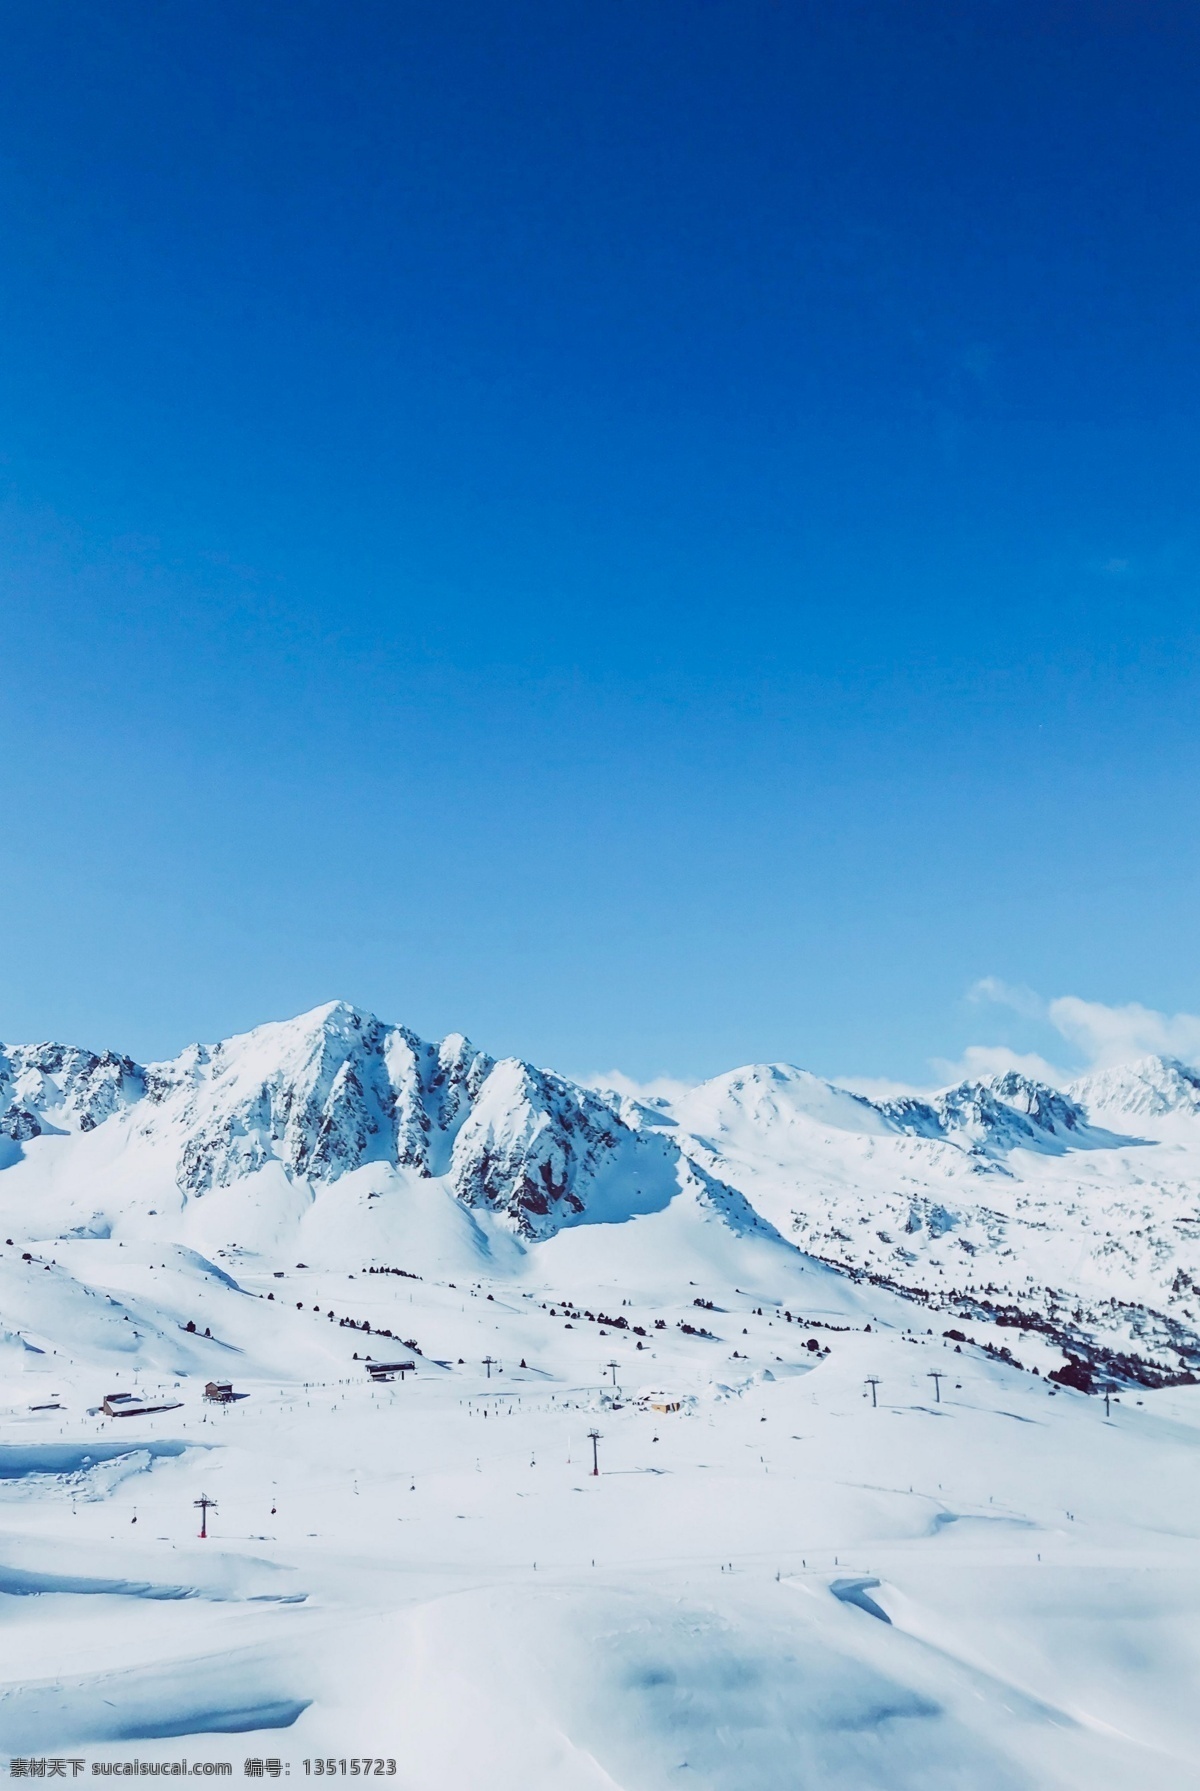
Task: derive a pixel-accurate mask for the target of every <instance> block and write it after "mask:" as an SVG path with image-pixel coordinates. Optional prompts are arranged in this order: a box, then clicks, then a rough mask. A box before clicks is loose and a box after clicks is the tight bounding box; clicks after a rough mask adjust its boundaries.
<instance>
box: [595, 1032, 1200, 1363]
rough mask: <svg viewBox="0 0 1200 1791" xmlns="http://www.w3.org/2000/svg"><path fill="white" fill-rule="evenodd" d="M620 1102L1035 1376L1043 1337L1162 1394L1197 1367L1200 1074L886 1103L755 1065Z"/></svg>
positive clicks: (1153, 1065)
mask: <svg viewBox="0 0 1200 1791" xmlns="http://www.w3.org/2000/svg"><path fill="white" fill-rule="evenodd" d="M613 1098H614V1099H616V1100H617V1101H618V1105H619V1106H620V1108H621V1111H622V1113H623V1115H624V1117H625V1118H626V1120H627V1122H628V1123H629V1124H631V1125H637V1126H641V1127H644V1128H646V1129H648V1130H654V1131H656V1132H659V1133H660V1134H665V1135H667V1136H670V1137H673V1138H674V1139H676V1140H677V1142H678V1143H679V1145H680V1148H681V1149H682V1150H683V1151H684V1152H685V1153H686V1154H687V1155H688V1156H690V1157H691V1158H692V1159H693V1160H695V1161H696V1162H699V1163H701V1164H703V1165H704V1166H705V1167H706V1168H708V1169H709V1170H710V1171H711V1172H712V1173H713V1174H715V1175H717V1176H719V1177H720V1178H721V1179H722V1180H723V1181H725V1182H727V1183H728V1184H730V1185H731V1186H733V1187H735V1188H738V1189H740V1190H741V1191H742V1192H743V1193H744V1194H745V1195H746V1196H747V1198H748V1199H749V1200H750V1201H751V1202H752V1203H753V1205H754V1206H755V1208H756V1209H757V1210H758V1211H759V1212H761V1213H762V1214H763V1215H764V1216H765V1217H767V1218H769V1219H770V1220H771V1222H772V1223H773V1224H774V1225H775V1226H776V1227H777V1228H778V1229H779V1231H780V1232H781V1233H782V1234H783V1235H784V1236H786V1237H789V1238H791V1239H792V1240H793V1241H794V1242H796V1243H797V1244H799V1245H800V1247H801V1248H802V1249H803V1250H805V1251H806V1252H808V1253H809V1254H810V1255H813V1256H816V1257H819V1258H820V1259H821V1260H822V1261H823V1262H826V1263H828V1264H830V1265H831V1266H833V1267H836V1268H838V1269H840V1270H842V1271H843V1272H845V1273H847V1274H850V1275H852V1276H857V1277H862V1278H866V1279H869V1280H872V1281H876V1282H878V1283H880V1284H882V1285H886V1286H888V1287H891V1288H893V1289H895V1290H896V1291H899V1292H902V1293H904V1294H905V1295H906V1296H908V1297H910V1298H912V1299H914V1300H916V1301H919V1302H920V1303H921V1304H922V1305H925V1306H928V1307H929V1308H931V1309H935V1310H938V1311H942V1312H955V1313H958V1314H960V1315H962V1316H964V1317H967V1318H978V1319H980V1320H986V1321H989V1322H995V1323H998V1324H999V1325H1001V1326H1002V1327H1005V1328H1006V1329H1007V1331H1008V1332H1009V1335H1008V1339H1007V1342H1006V1343H1005V1344H1004V1345H1002V1346H998V1347H1005V1348H1009V1349H1010V1350H1011V1351H1012V1352H1013V1353H1014V1355H1015V1356H1016V1358H1017V1359H1018V1360H1021V1359H1024V1360H1026V1361H1028V1360H1030V1359H1031V1358H1030V1354H1029V1351H1028V1350H1026V1351H1025V1354H1024V1356H1023V1354H1022V1341H1023V1339H1027V1338H1028V1337H1029V1336H1030V1334H1039V1335H1042V1336H1046V1337H1049V1338H1052V1339H1053V1340H1054V1341H1055V1342H1056V1343H1057V1344H1059V1345H1060V1346H1061V1347H1062V1348H1063V1349H1064V1350H1065V1351H1066V1352H1067V1353H1068V1354H1069V1355H1070V1356H1073V1357H1076V1358H1077V1359H1078V1360H1079V1361H1080V1362H1082V1363H1090V1364H1092V1366H1093V1367H1095V1368H1101V1369H1104V1370H1107V1371H1109V1372H1113V1373H1115V1374H1117V1375H1118V1376H1130V1377H1133V1378H1135V1379H1142V1380H1145V1381H1146V1382H1147V1383H1148V1384H1154V1383H1157V1382H1158V1381H1160V1380H1162V1379H1164V1378H1166V1379H1172V1378H1176V1377H1183V1376H1187V1375H1190V1374H1192V1373H1194V1372H1195V1371H1196V1370H1198V1369H1200V1075H1198V1074H1197V1072H1195V1071H1193V1070H1189V1069H1187V1068H1186V1066H1184V1065H1182V1064H1179V1063H1174V1062H1172V1061H1169V1060H1164V1059H1162V1058H1156V1057H1155V1058H1147V1059H1144V1060H1143V1061H1142V1062H1140V1063H1136V1064H1131V1065H1128V1066H1125V1067H1123V1068H1122V1069H1120V1070H1117V1071H1105V1072H1103V1073H1102V1074H1098V1075H1096V1076H1093V1077H1088V1078H1085V1079H1083V1080H1081V1081H1079V1082H1077V1083H1075V1084H1074V1085H1073V1086H1072V1087H1071V1088H1069V1089H1068V1090H1066V1091H1065V1092H1060V1091H1059V1090H1057V1089H1053V1088H1049V1087H1046V1086H1044V1085H1042V1084H1039V1083H1036V1082H1033V1081H1031V1080H1030V1079H1029V1078H1028V1077H1025V1076H1021V1075H1018V1074H1016V1073H1013V1072H1009V1073H1008V1074H1006V1075H1003V1076H999V1077H994V1078H992V1079H990V1080H987V1081H973V1082H964V1083H961V1084H959V1085H957V1086H956V1087H953V1088H949V1089H946V1090H944V1091H943V1092H941V1093H939V1094H937V1095H934V1096H931V1097H928V1098H925V1097H904V1098H901V1099H892V1100H882V1101H872V1100H869V1099H867V1098H866V1097H865V1096H863V1095H859V1094H853V1093H850V1092H848V1091H847V1090H844V1089H839V1088H837V1087H835V1086H833V1085H831V1084H830V1083H827V1082H823V1081H821V1080H820V1079H819V1078H818V1077H815V1076H812V1075H810V1074H809V1073H808V1072H806V1071H803V1070H797V1069H794V1068H792V1067H791V1066H790V1065H787V1064H755V1065H749V1066H747V1067H746V1068H744V1069H740V1070H735V1071H732V1072H731V1073H729V1074H727V1075H723V1076H718V1077H715V1078H714V1079H713V1080H712V1081H710V1082H706V1083H703V1084H702V1085H700V1086H699V1087H697V1088H694V1089H691V1090H690V1091H689V1092H688V1093H687V1094H686V1095H684V1096H682V1097H681V1098H677V1099H674V1100H669V1099H667V1098H664V1097H658V1098H655V1099H651V1100H636V1099H631V1098H629V1097H625V1098H624V1099H621V1098H619V1097H616V1096H614V1097H613ZM1083 1372H1084V1371H1083V1370H1080V1373H1081V1374H1082V1373H1083Z"/></svg>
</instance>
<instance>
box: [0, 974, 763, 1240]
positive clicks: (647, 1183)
mask: <svg viewBox="0 0 1200 1791" xmlns="http://www.w3.org/2000/svg"><path fill="white" fill-rule="evenodd" d="M0 1145H2V1146H3V1149H4V1152H5V1154H4V1156H3V1157H0V1167H4V1168H6V1170H7V1173H6V1174H5V1175H4V1176H3V1178H2V1179H0V1210H2V1211H3V1213H4V1214H5V1216H6V1223H7V1224H8V1225H9V1226H10V1227H13V1226H15V1227H17V1228H19V1229H21V1230H23V1231H28V1230H29V1228H30V1226H32V1227H33V1229H34V1231H35V1232H36V1234H37V1235H42V1233H43V1232H44V1230H45V1229H46V1226H47V1221H49V1222H50V1224H51V1225H55V1224H57V1225H58V1227H59V1229H60V1230H61V1231H62V1233H63V1234H64V1235H90V1236H108V1235H118V1234H124V1235H139V1236H140V1235H147V1233H148V1234H149V1235H172V1236H174V1235H175V1232H176V1230H178V1231H179V1232H180V1235H181V1236H187V1237H189V1238H192V1237H195V1239H196V1241H201V1242H203V1243H204V1244H206V1245H207V1244H214V1243H216V1242H217V1241H221V1242H225V1243H230V1242H238V1241H242V1239H243V1238H244V1235H245V1230H246V1220H247V1216H248V1209H249V1207H250V1206H251V1205H252V1204H253V1205H254V1206H256V1207H257V1208H258V1209H259V1210H260V1214H261V1209H262V1208H263V1207H264V1206H265V1207H266V1208H267V1209H271V1208H272V1206H273V1207H274V1210H275V1214H276V1217H277V1218H280V1219H282V1217H283V1216H284V1215H285V1214H286V1213H292V1214H293V1215H295V1216H296V1217H297V1218H302V1217H303V1216H304V1215H305V1214H306V1212H307V1211H308V1210H309V1209H311V1208H312V1207H313V1206H314V1205H316V1204H318V1203H320V1201H321V1199H322V1197H323V1196H326V1195H328V1193H329V1191H330V1190H331V1189H332V1188H333V1186H334V1185H335V1184H337V1183H339V1182H341V1181H343V1180H345V1179H347V1178H356V1179H354V1184H353V1185H354V1190H355V1194H356V1196H357V1204H358V1207H359V1210H360V1212H369V1210H370V1209H369V1207H367V1205H366V1204H365V1203H367V1202H370V1201H375V1200H380V1199H385V1198H386V1197H388V1196H390V1197H391V1201H390V1204H392V1205H393V1206H394V1204H395V1202H396V1200H397V1199H398V1198H399V1197H400V1196H401V1195H402V1194H403V1193H404V1191H405V1190H406V1189H408V1190H411V1187H412V1185H413V1183H414V1181H415V1182H423V1181H437V1182H438V1183H440V1184H441V1185H442V1186H443V1187H444V1189H445V1190H446V1191H447V1192H448V1193H450V1194H452V1195H453V1196H454V1198H455V1199H456V1200H457V1201H459V1202H461V1203H462V1204H463V1205H464V1206H466V1207H468V1208H472V1209H478V1210H480V1211H482V1212H486V1213H488V1214H491V1215H493V1216H495V1217H497V1218H499V1219H500V1220H501V1221H502V1222H503V1224H504V1225H505V1226H506V1227H507V1228H508V1229H509V1230H510V1231H511V1232H512V1233H513V1234H515V1235H516V1236H517V1237H518V1238H522V1239H525V1240H533V1239H537V1238H546V1237H550V1236H552V1235H553V1234H554V1233H555V1232H557V1231H559V1230H561V1229H562V1228H563V1227H564V1226H568V1225H571V1224H575V1223H580V1222H585V1221H590V1222H595V1221H597V1220H600V1219H603V1220H608V1221H612V1220H618V1219H623V1218H627V1217H630V1216H632V1215H633V1214H636V1213H638V1212H647V1211H652V1210H658V1209H661V1208H662V1207H663V1206H665V1205H666V1204H667V1203H668V1202H669V1201H670V1200H672V1199H673V1198H674V1197H675V1196H676V1195H677V1194H678V1193H679V1191H680V1187H681V1185H683V1184H690V1185H691V1186H692V1188H693V1190H696V1189H700V1188H701V1187H702V1185H703V1186H708V1184H709V1181H710V1179H711V1178H703V1181H702V1179H701V1178H699V1177H698V1176H697V1175H696V1173H695V1172H694V1171H693V1170H692V1168H691V1166H690V1165H689V1164H688V1163H687V1162H686V1161H685V1159H684V1157H683V1153H682V1152H681V1150H680V1147H679V1146H678V1144H677V1143H676V1142H674V1141H673V1140H671V1139H668V1138H666V1137H663V1136H659V1135H657V1134H655V1133H653V1132H650V1131H643V1130H640V1129H638V1128H634V1127H630V1126H627V1125H626V1124H625V1123H624V1122H623V1121H622V1119H621V1118H620V1116H619V1114H618V1113H617V1112H616V1111H615V1109H614V1108H613V1107H612V1106H611V1105H610V1104H609V1103H608V1102H606V1101H605V1100H604V1099H602V1098H601V1096H600V1095H598V1094H596V1093H594V1092H593V1091H592V1090H590V1089H587V1088H583V1087H580V1086H579V1085H578V1084H576V1083H574V1082H569V1081H567V1080H565V1079H564V1078H563V1077H561V1076H556V1075H554V1074H553V1073H552V1072H551V1071H548V1070H541V1069H535V1068H534V1067H533V1066H532V1065H530V1064H526V1063H520V1062H518V1061H517V1060H515V1059H504V1060H502V1061H500V1062H496V1061H495V1060H494V1059H493V1058H491V1057H489V1056H488V1055H487V1053H486V1052H483V1051H477V1050H476V1049H475V1047H474V1046H473V1045H472V1044H471V1043H470V1042H469V1041H468V1040H467V1039H465V1038H463V1037H462V1036H461V1034H452V1035H451V1036H450V1037H448V1038H445V1039H443V1040H442V1041H441V1042H440V1044H430V1043H427V1042H426V1041H425V1040H424V1039H421V1038H418V1037H417V1035H416V1034H415V1033H413V1032H410V1031H409V1030H408V1029H407V1028H406V1027H403V1026H389V1025H385V1024H384V1023H383V1022H382V1021H380V1020H377V1019H376V1018H375V1016H374V1015H372V1014H367V1013H363V1012H361V1011H360V1010H358V1009H356V1008H354V1007H351V1006H350V1005H349V1004H347V1003H345V1002H331V1003H329V1004H328V1005H327V1006H325V1007H321V1008H317V1009H315V1010H314V1011H313V1012H312V1013H309V1014H304V1015H301V1016H300V1017H299V1018H298V1019H296V1020H291V1021H285V1022H280V1023H274V1024H269V1025H265V1026H259V1027H256V1028H255V1029H254V1030H253V1031H252V1032H248V1033H245V1034H242V1035H240V1036H238V1037H235V1038H230V1039H226V1040H224V1041H223V1042H222V1043H219V1044H216V1045H211V1046H209V1045H192V1046H189V1047H188V1048H187V1050H185V1051H184V1052H182V1053H181V1055H180V1056H179V1057H177V1058H175V1059H173V1060H171V1061H170V1062H167V1063H155V1064H149V1065H145V1066H142V1065H139V1064H135V1063H133V1062H132V1061H131V1060H130V1059H129V1058H126V1057H117V1056H115V1055H113V1054H112V1053H111V1052H109V1053H105V1054H103V1055H102V1056H96V1055H95V1054H93V1053H90V1052H86V1051H81V1050H76V1049H74V1048H71V1047H65V1046H61V1045H50V1044H46V1045H32V1046H6V1047H0ZM372 1171H374V1172H375V1173H374V1175H372V1174H371V1173H370V1172H372ZM367 1182H369V1183H370V1186H369V1187H368V1186H367V1185H366V1184H367ZM239 1191H240V1194H241V1195H242V1196H244V1199H241V1200H239ZM218 1196H219V1197H221V1198H220V1199H219V1200H216V1201H214V1197H218ZM721 1201H722V1203H723V1207H724V1208H726V1209H728V1208H730V1207H731V1205H732V1207H733V1208H736V1209H737V1210H738V1214H739V1217H740V1219H741V1220H742V1221H744V1222H746V1223H750V1224H752V1225H753V1224H755V1223H758V1222H757V1221H756V1220H755V1218H754V1215H753V1214H752V1213H751V1212H750V1210H749V1209H748V1208H746V1206H745V1203H744V1201H742V1200H741V1198H740V1196H737V1195H735V1194H733V1193H732V1191H730V1190H723V1191H722V1194H721ZM204 1203H207V1207H208V1209H209V1212H210V1215H211V1209H212V1208H213V1206H214V1204H216V1205H217V1206H218V1207H219V1214H220V1216H219V1218H217V1219H215V1220H214V1219H213V1218H212V1217H211V1216H210V1217H209V1218H207V1219H202V1218H200V1217H199V1216H198V1214H199V1211H200V1209H201V1208H202V1207H203V1206H204ZM239 1208H240V1209H241V1210H239ZM340 1210H341V1211H342V1213H343V1217H345V1216H346V1211H347V1209H346V1203H345V1202H342V1203H341V1208H340ZM371 1216H372V1217H374V1215H371ZM150 1220H155V1221H157V1224H155V1225H149V1224H148V1222H149V1221H150ZM370 1229H371V1231H372V1232H373V1233H377V1232H378V1230H379V1227H378V1226H373V1227H371V1228H370ZM366 1242H367V1240H366V1239H360V1240H359V1241H358V1242H357V1243H356V1244H355V1246H354V1247H355V1248H360V1247H362V1246H363V1245H365V1244H366Z"/></svg>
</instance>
